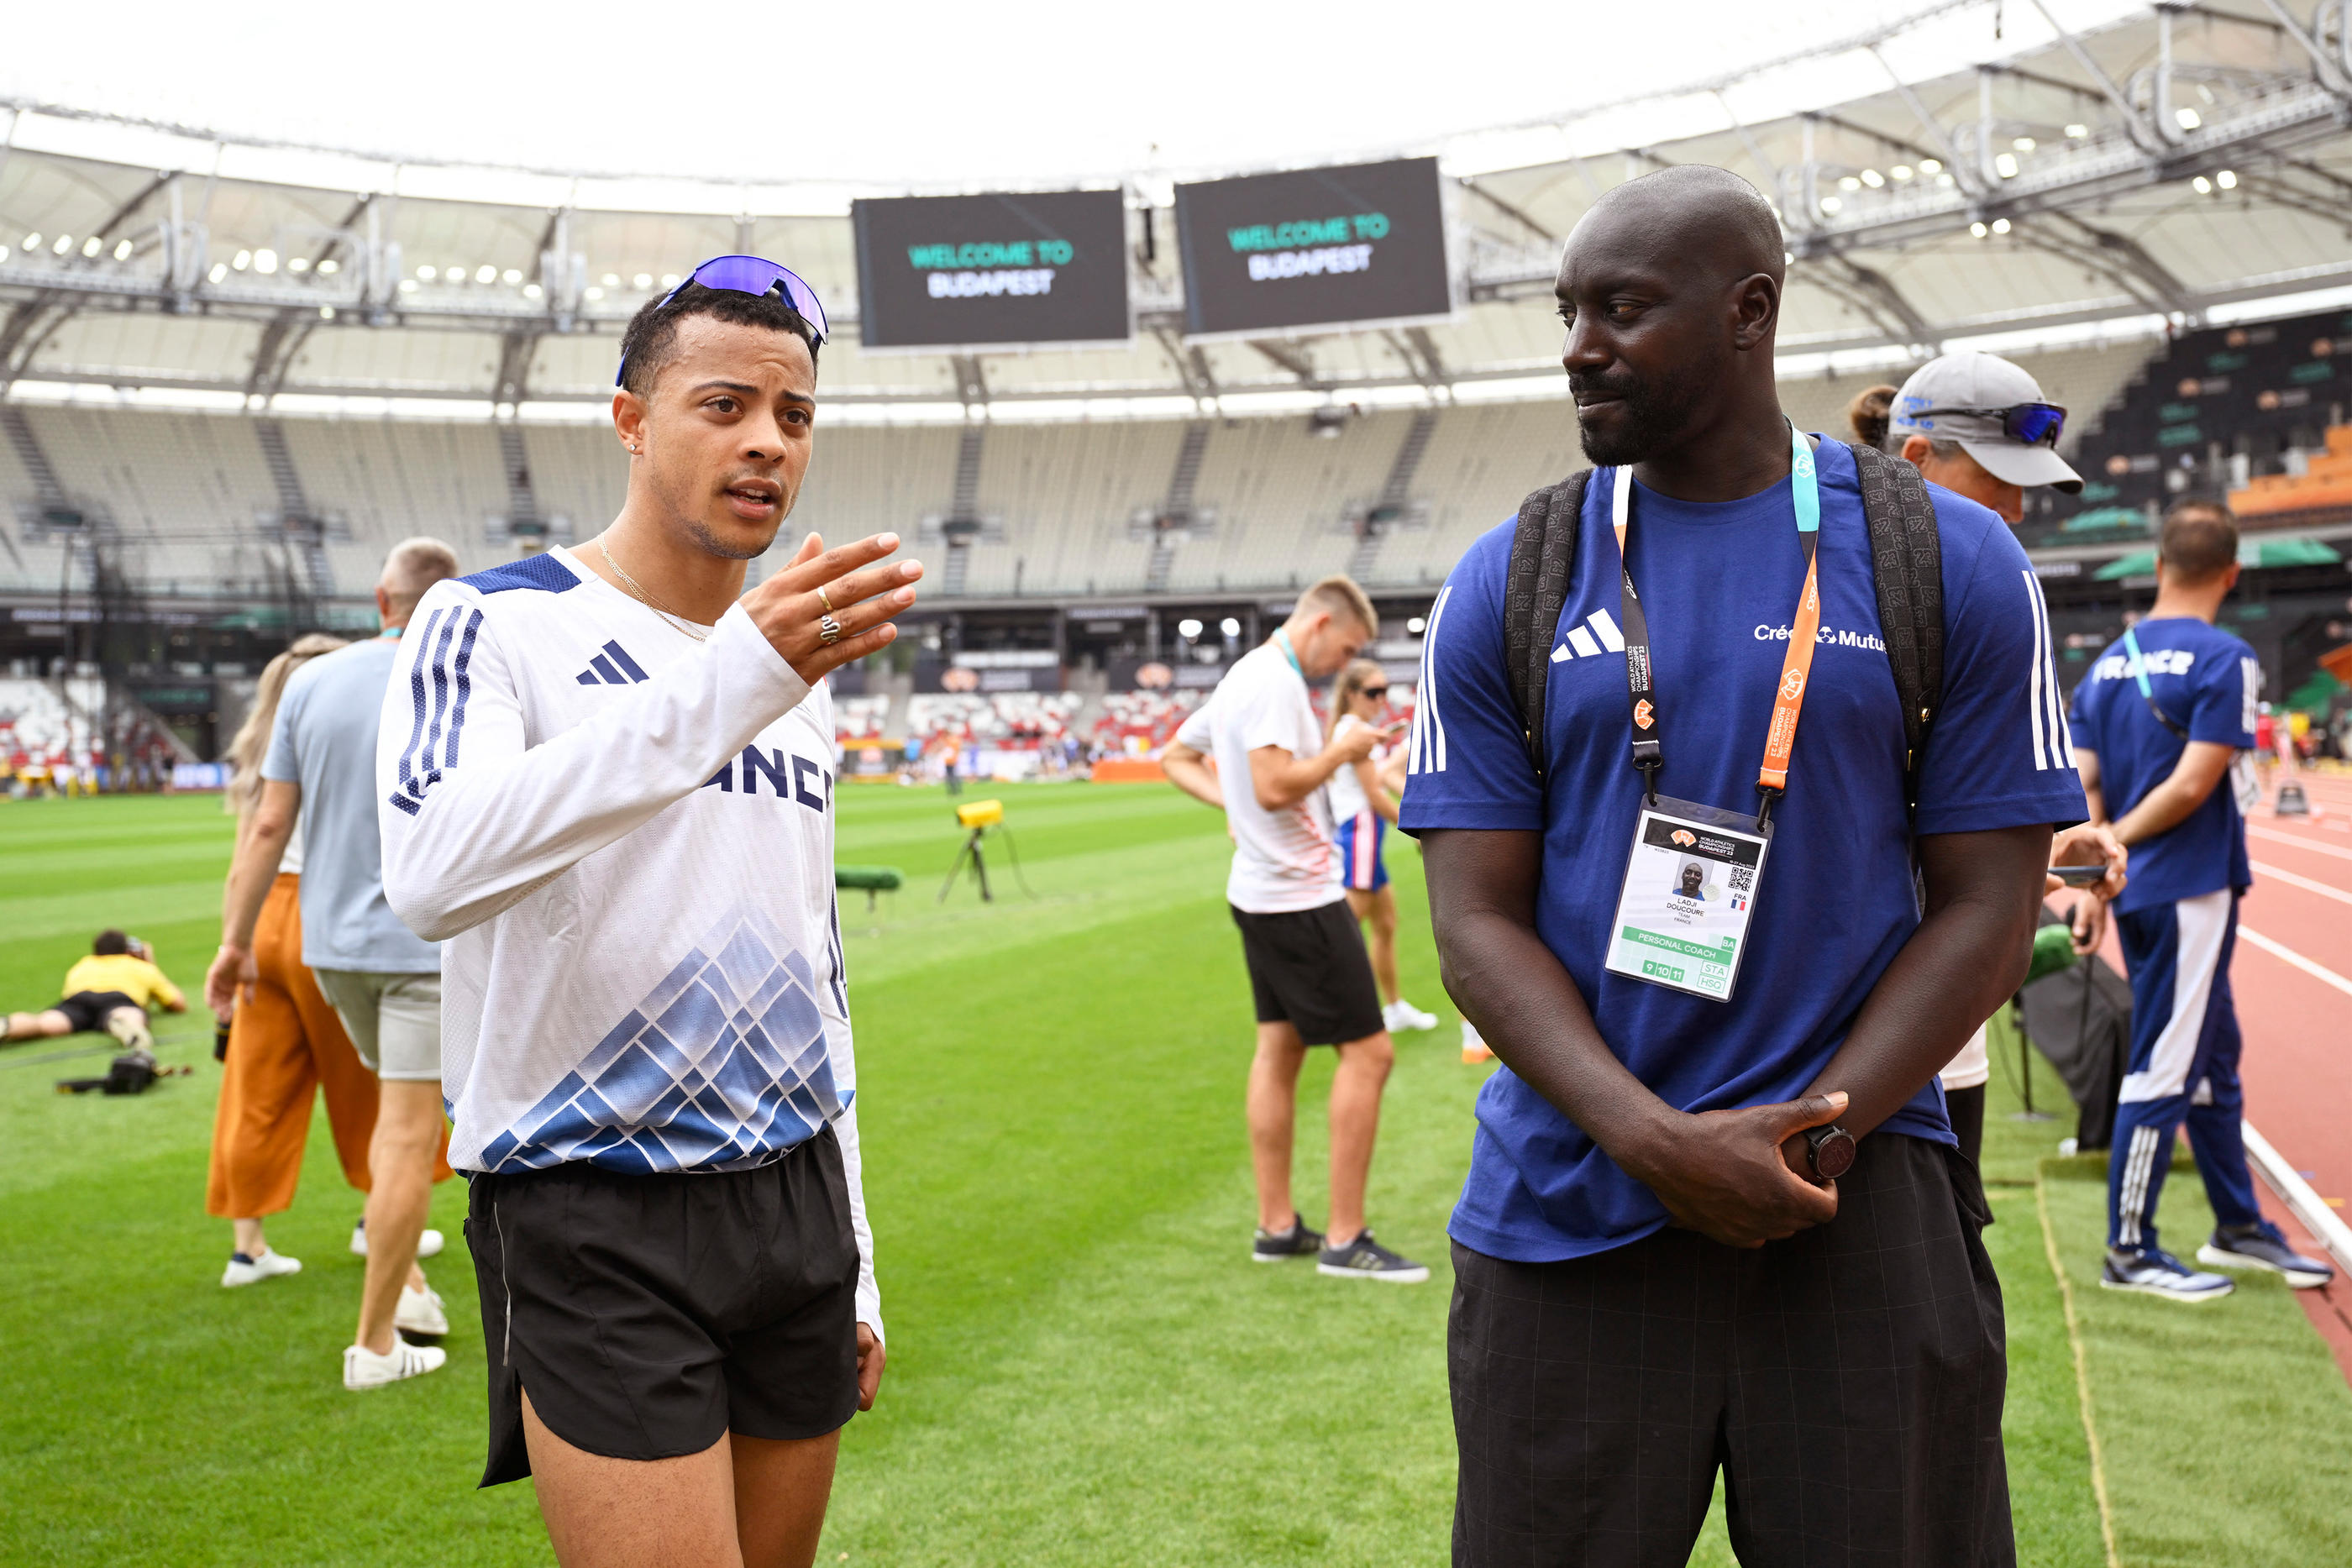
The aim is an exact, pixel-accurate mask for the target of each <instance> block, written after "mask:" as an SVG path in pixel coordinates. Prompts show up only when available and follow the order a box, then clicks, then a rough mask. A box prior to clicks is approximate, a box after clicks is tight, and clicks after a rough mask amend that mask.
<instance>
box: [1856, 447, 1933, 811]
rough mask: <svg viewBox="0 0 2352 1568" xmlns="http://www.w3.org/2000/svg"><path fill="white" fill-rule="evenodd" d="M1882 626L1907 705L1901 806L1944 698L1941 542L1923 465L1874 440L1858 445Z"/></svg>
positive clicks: (1909, 797)
mask: <svg viewBox="0 0 2352 1568" xmlns="http://www.w3.org/2000/svg"><path fill="white" fill-rule="evenodd" d="M1853 464H1854V469H1855V471H1856V473H1857V474H1858V475H1859V476H1860V477H1861V480H1862V513H1863V516H1864V518H1866V519H1867V520H1868V522H1869V525H1870V570H1871V576H1872V577H1873V579H1874V580H1875V582H1876V585H1877V589H1878V625H1879V630H1880V632H1882V633H1883V634H1884V635H1885V638H1886V658H1887V662H1888V663H1889V664H1893V665H1894V666H1895V695H1896V697H1897V698H1898V699H1899V700H1900V701H1901V703H1902V705H1903V756H1904V763H1903V792H1904V804H1905V805H1906V807H1907V806H1912V805H1916V804H1917V802H1918V798H1919V764H1920V759H1921V758H1922V757H1923V756H1924V755H1925V753H1926V749H1927V731H1928V728H1929V727H1930V726H1932V725H1933V724H1934V723H1935V718H1936V710H1937V708H1938V707H1940V706H1942V704H1943V698H1944V547H1943V538H1942V536H1941V535H1940V534H1938V533H1937V530H1936V504H1935V503H1934V502H1933V501H1932V500H1930V499H1929V498H1928V497H1927V481H1926V480H1925V479H1923V478H1921V477H1920V476H1919V470H1918V469H1916V468H1915V467H1913V466H1912V465H1910V464H1908V463H1906V462H1904V461H1903V460H1902V459H1901V458H1898V457H1889V456H1887V455H1885V453H1883V452H1881V451H1879V450H1878V448H1876V447H1874V446H1860V445H1857V446H1854V447H1853Z"/></svg>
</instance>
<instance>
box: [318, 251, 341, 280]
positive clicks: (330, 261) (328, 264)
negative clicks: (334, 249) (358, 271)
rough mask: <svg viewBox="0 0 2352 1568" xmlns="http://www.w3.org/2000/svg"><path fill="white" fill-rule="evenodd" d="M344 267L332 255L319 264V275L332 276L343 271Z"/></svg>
mask: <svg viewBox="0 0 2352 1568" xmlns="http://www.w3.org/2000/svg"><path fill="white" fill-rule="evenodd" d="M342 269H343V264H342V263H341V262H340V261H337V260H336V259H335V258H334V257H333V256H329V257H328V258H327V259H326V260H324V261H322V262H320V264H319V276H320V277H333V276H334V275H335V274H337V273H339V272H341V271H342Z"/></svg>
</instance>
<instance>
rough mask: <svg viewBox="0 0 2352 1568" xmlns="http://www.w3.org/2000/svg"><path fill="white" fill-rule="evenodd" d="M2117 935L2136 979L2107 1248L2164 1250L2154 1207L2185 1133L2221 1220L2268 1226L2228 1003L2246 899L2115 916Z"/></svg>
mask: <svg viewBox="0 0 2352 1568" xmlns="http://www.w3.org/2000/svg"><path fill="white" fill-rule="evenodd" d="M2116 934H2117V935H2118V936H2120V937H2121V938H2122V939H2123V947H2124V962H2125V963H2126V965H2127V966H2129V967H2130V969H2131V988H2132V1046H2131V1069H2130V1071H2129V1072H2128V1073H2127V1074H2126V1077H2125V1079H2124V1082H2123V1092H2122V1093H2121V1095H2120V1096H2119V1101H2120V1103H2119V1104H2118V1105H2117V1107H2116V1141H2115V1148H2114V1151H2113V1152H2112V1153H2111V1154H2110V1155H2109V1156H2108V1160H2107V1244H2108V1245H2109V1246H2111V1247H2120V1248H2125V1249H2131V1250H2135V1251H2137V1250H2143V1249H2149V1248H2153V1247H2154V1246H2156V1244H2157V1241H2156V1202H2157V1198H2158V1196H2159V1195H2160V1194H2161V1193H2162V1192H2163V1190H2164V1174H2165V1168H2166V1166H2168V1165H2169V1164H2170V1162H2171V1157H2172V1143H2173V1138H2174V1137H2175V1135H2176V1134H2178V1133H2179V1130H2180V1126H2181V1124H2182V1123H2183V1122H2186V1123H2187V1124H2188V1127H2189V1147H2190V1149H2192V1150H2193V1151H2195V1153H2196V1155H2197V1170H2198V1174H2199V1175H2200V1176H2203V1177H2204V1178H2205V1196H2206V1197H2207V1198H2208V1199H2209V1200H2210V1201H2211V1203H2212V1205H2213V1217H2214V1218H2215V1219H2216V1220H2217V1221H2219V1222H2220V1223H2221V1224H2223V1225H2245V1224H2250V1223H2252V1221H2254V1220H2257V1219H2260V1218H2262V1210H2261V1208H2260V1207H2257V1206H2256V1204H2255V1201H2254V1178H2253V1176H2252V1172H2250V1171H2249V1170H2248V1169H2247V1168H2246V1142H2245V1137H2244V1134H2243V1133H2242V1128H2241V1121H2242V1116H2243V1114H2244V1109H2243V1108H2244V1105H2245V1094H2244V1092H2243V1090H2242V1088H2241V1087H2240V1085H2239V1082H2238V1054H2239V1048H2240V1040H2239V1035H2238V1009H2237V1006H2236V1003H2235V1002H2234V1001H2233V1000H2232V999H2231V994H2230V955H2231V952H2232V950H2233V949H2234V948H2235V947H2236V946H2237V940H2238V895H2237V894H2236V893H2234V892H2233V891H2231V889H2228V888H2223V889H2221V891H2220V892H2218V893H2208V894H2200V895H2199V896H2198V897H2195V898H2184V899H2180V900H2179V901H2177V902H2175V903H2171V904H2155V905H2152V906H2150V907H2148V908H2146V909H2136V910H2133V911H2131V912H2129V913H2128V914H2121V915H2117V916H2116Z"/></svg>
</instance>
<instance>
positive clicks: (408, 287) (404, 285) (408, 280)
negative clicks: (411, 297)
mask: <svg viewBox="0 0 2352 1568" xmlns="http://www.w3.org/2000/svg"><path fill="white" fill-rule="evenodd" d="M400 291H401V292H402V293H403V294H414V293H415V292H416V279H415V278H413V277H404V278H402V279H401V280H400Z"/></svg>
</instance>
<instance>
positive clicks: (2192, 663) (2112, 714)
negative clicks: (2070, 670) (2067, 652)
mask: <svg viewBox="0 0 2352 1568" xmlns="http://www.w3.org/2000/svg"><path fill="white" fill-rule="evenodd" d="M2132 637H2133V639H2134V640H2135V641H2137V643H2139V651H2140V653H2141V656H2142V657H2143V658H2145V659H2146V660H2147V685H2148V695H2151V696H2153V697H2155V698H2156V703H2157V706H2158V707H2161V708H2162V709H2163V710H2164V711H2165V714H2166V716H2167V717H2169V718H2170V719H2171V720H2172V722H2173V723H2175V724H2177V725H2179V726H2180V727H2181V728H2183V729H2185V730H2187V731H2188V732H2189V740H2210V741H2211V742H2213V743H2214V744H2216V745H2218V746H2228V747H2235V748H2237V749H2238V750H2241V751H2245V750H2251V749H2252V747H2253V744H2254V718H2255V713H2256V708H2257V705H2258V703H2259V701H2260V695H2261V691H2262V680H2263V667H2262V664H2261V663H2260V662H2259V661H2257V660H2256V659H2255V657H2254V651H2253V649H2252V648H2250V647H2248V646H2247V645H2246V643H2245V642H2244V641H2243V640H2242V639H2241V638H2238V637H2235V636H2232V635H2231V633H2229V632H2224V631H2222V630H2221V629H2220V628H2219V627H2215V626H2208V625H2207V624H2205V622H2202V621H2200V620H2197V619H2196V618H2194V617H2193V616H2185V615H2180V616H2175V615H2168V616H2166V617H2165V618H2164V619H2163V620H2161V621H2143V622H2140V623H2139V624H2138V625H2137V626H2135V627H2133V628H2132ZM2073 716H2074V744H2075V745H2076V746H2078V747H2082V748H2083V749H2084V750H2085V751H2089V752H2095V753H2096V754H2097V756H2098V758H2099V793H2100V794H2101V796H2103V797H2104V798H2105V801H2106V807H2107V815H2108V817H2109V818H2111V819H2120V818H2121V817H2122V816H2123V814H2124V813H2125V812H2126V811H2128V810H2131V809H2132V808H2133V807H2134V806H2137V805H2138V804H2139V803H2140V801H2141V800H2144V799H2146V797H2147V792H2148V791H2149V790H2151V789H2155V788H2156V787H2157V786H2158V784H2161V783H2163V782H2164V781H2165V780H2166V779H2168V778H2170V777H2171V776H2172V770H2173V768H2175V767H2177V766H2179V762H2180V754H2181V753H2182V752H2183V751H2185V750H2187V749H2188V746H2189V741H2188V740H2183V739H2182V738H2181V737H2179V736H2177V735H2175V734H2173V733H2172V731H2171V730H2169V729H2168V728H2166V727H2165V725H2164V721H2163V720H2162V719H2159V718H2158V717H2157V716H2156V715H2154V714H2152V713H2150V712H2149V711H2148V707H2147V701H2146V700H2145V699H2144V698H2143V697H2142V696H2141V695H2140V689H2139V681H2138V678H2137V675H2136V674H2134V672H2133V670H2132V667H2131V659H2130V656H2129V655H2128V654H2127V653H2125V651H2124V645H2123V643H2121V642H2116V643H2113V644H2111V645H2110V646H2109V647H2108V649H2107V651H2106V652H2105V653H2102V654H2100V655H2099V661H2098V663H2097V664H2093V665H2092V666H2091V673H2090V674H2087V675H2085V676H2084V677H2083V681H2082V684H2081V685H2078V686H2076V687H2075V688H2074V708H2073ZM2253 880H2254V878H2253V871H2252V867H2251V866H2249V865H2248V864H2247V863H2246V831H2245V819H2244V818H2243V817H2242V816H2241V815H2240V814H2239V811H2238V797H2237V792H2236V791H2235V790H2233V789H2231V783H2230V779H2229V777H2228V776H2227V775H2226V774H2225V775H2224V776H2223V777H2222V779H2221V783H2219V784H2218V785H2216V786H2214V789H2213V792H2212V793H2211V794H2210V795H2208V796H2206V797H2205V800H2204V803H2203V804H2202V805H2200V806H2199V807H2198V808H2197V810H2194V811H2191V812H2189V815H2188V816H2187V817H2186V818H2185V819H2183V820H2182V821H2181V822H2180V824H2179V826H2177V827H2175V828H2172V829H2171V830H2169V831H2166V832H2162V833H2158V835H2157V836H2156V837H2154V838H2152V839H2148V840H2147V841H2143V842H2141V843H2137V844H2134V845H2133V846H2132V851H2131V881H2130V883H2128V884H2127V885H2126V887H2125V888H2124V891H2123V896H2122V897H2121V898H2118V899H2117V900H2116V908H2118V909H2121V910H2125V911H2130V910H2134V909H2146V908H2147V907H2148V906H2149V905H2151V904H2170V903H2172V902H2173V901H2175V900H2176V899H2182V898H2196V897H2199V896H2200V895H2201V894H2208V893H2218V892H2220V891H2221V889H2222V888H2225V887H2234V888H2244V887H2247V886H2250V885H2252V882H2253Z"/></svg>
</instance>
